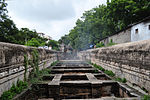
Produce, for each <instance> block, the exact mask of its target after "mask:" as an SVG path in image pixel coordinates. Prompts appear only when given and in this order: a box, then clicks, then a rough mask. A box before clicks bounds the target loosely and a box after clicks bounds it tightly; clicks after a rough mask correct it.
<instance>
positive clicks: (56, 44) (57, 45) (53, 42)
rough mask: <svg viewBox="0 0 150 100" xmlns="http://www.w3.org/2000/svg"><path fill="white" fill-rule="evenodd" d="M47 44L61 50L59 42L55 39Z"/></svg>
mask: <svg viewBox="0 0 150 100" xmlns="http://www.w3.org/2000/svg"><path fill="white" fill-rule="evenodd" d="M47 45H48V46H51V47H52V49H53V50H59V44H58V42H57V41H55V40H50V41H49V42H48V44H47Z"/></svg>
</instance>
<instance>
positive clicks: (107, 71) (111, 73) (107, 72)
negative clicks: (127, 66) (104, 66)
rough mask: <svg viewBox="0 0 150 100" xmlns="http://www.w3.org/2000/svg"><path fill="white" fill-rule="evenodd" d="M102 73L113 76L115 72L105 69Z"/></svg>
mask: <svg viewBox="0 0 150 100" xmlns="http://www.w3.org/2000/svg"><path fill="white" fill-rule="evenodd" d="M104 73H105V74H107V75H109V76H111V77H114V76H115V74H114V73H113V72H112V71H111V70H105V71H104Z"/></svg>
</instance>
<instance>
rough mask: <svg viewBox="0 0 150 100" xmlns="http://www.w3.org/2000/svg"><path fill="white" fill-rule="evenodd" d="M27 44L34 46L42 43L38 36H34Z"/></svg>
mask: <svg viewBox="0 0 150 100" xmlns="http://www.w3.org/2000/svg"><path fill="white" fill-rule="evenodd" d="M25 45H26V46H33V47H39V46H40V43H39V41H38V40H37V39H36V38H32V39H31V40H29V41H28V42H27V43H26V44H25Z"/></svg>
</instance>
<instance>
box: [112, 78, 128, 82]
mask: <svg viewBox="0 0 150 100" xmlns="http://www.w3.org/2000/svg"><path fill="white" fill-rule="evenodd" d="M115 80H116V81H119V82H122V83H126V82H127V80H126V78H116V79H115Z"/></svg>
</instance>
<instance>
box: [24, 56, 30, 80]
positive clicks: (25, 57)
mask: <svg viewBox="0 0 150 100" xmlns="http://www.w3.org/2000/svg"><path fill="white" fill-rule="evenodd" d="M28 63H29V62H28V56H27V55H26V54H25V55H24V67H25V72H24V81H27V70H28Z"/></svg>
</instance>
